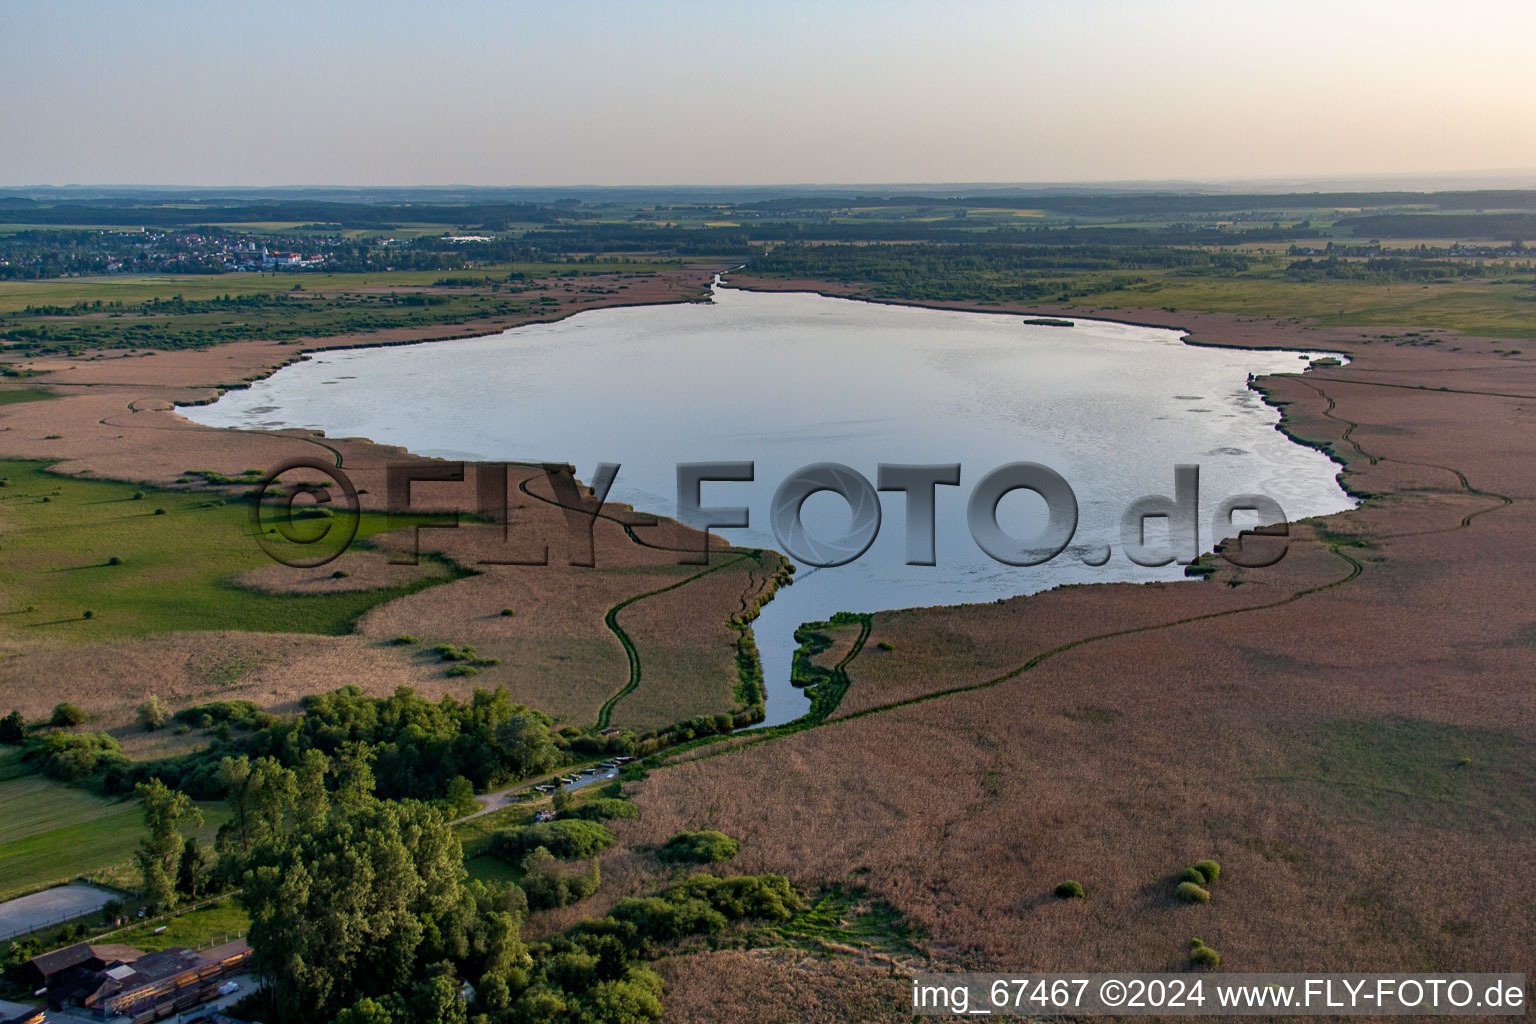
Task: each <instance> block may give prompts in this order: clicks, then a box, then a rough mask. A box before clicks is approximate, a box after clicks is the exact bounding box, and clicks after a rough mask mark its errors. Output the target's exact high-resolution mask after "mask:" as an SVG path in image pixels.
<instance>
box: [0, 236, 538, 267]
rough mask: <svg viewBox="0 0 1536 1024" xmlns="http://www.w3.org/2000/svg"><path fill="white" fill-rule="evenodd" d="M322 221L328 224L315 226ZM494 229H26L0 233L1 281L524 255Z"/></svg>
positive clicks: (416, 263)
mask: <svg viewBox="0 0 1536 1024" xmlns="http://www.w3.org/2000/svg"><path fill="white" fill-rule="evenodd" d="M315 227H317V228H324V227H326V225H316V226H315ZM523 248H524V247H522V246H520V245H519V244H518V243H516V242H515V241H511V240H503V239H499V238H497V236H495V235H493V234H466V233H455V232H451V231H450V232H445V233H443V234H441V235H424V236H418V237H415V238H395V237H367V238H349V237H347V236H345V235H343V234H341V233H340V232H339V231H336V232H335V233H320V232H309V233H302V234H301V233H293V234H282V235H273V234H257V233H254V232H246V231H238V230H229V229H224V228H218V227H203V228H197V229H195V230H181V231H171V230H161V229H156V228H150V227H145V228H139V229H137V230H135V229H131V228H130V229H121V228H116V229H108V228H102V229H44V228H38V229H26V230H21V231H16V232H14V233H11V234H3V233H0V280H6V279H11V280H26V279H37V278H44V277H84V276H95V275H102V274H157V273H158V274H227V273H278V272H294V271H317V270H326V271H356V272H364V271H373V270H404V269H420V270H452V269H461V268H464V267H467V266H470V265H473V264H474V263H476V262H479V261H485V262H494V261H505V260H508V259H510V258H513V257H515V256H517V255H520V254H522V253H521V250H522V249H523Z"/></svg>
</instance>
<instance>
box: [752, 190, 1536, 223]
mask: <svg viewBox="0 0 1536 1024" xmlns="http://www.w3.org/2000/svg"><path fill="white" fill-rule="evenodd" d="M880 206H891V207H900V206H954V207H975V206H990V207H994V208H997V209H1000V210H1049V211H1051V212H1052V213H1062V214H1068V215H1071V216H1078V217H1131V216H1133V217H1158V216H1179V215H1188V214H1205V213H1235V212H1240V211H1251V210H1276V211H1278V210H1316V209H1323V208H1328V207H1338V208H1341V209H1362V208H1370V207H1381V206H1432V207H1435V208H1436V209H1440V210H1536V190H1518V191H1517V190H1483V191H1462V192H1276V193H1236V192H1234V193H1229V194H1225V195H1222V194H1216V195H1211V194H1204V195H1194V194H1179V193H1156V194H1150V193H1149V194H1142V195H1106V194H1101V193H1082V194H1068V195H1014V196H1008V195H996V196H994V195H964V196H929V195H903V194H896V195H889V196H884V195H867V196H853V197H849V196H789V197H785V198H782V199H765V200H761V201H759V202H755V203H744V204H742V208H743V209H751V210H763V211H774V212H788V211H792V210H837V209H846V208H848V207H880Z"/></svg>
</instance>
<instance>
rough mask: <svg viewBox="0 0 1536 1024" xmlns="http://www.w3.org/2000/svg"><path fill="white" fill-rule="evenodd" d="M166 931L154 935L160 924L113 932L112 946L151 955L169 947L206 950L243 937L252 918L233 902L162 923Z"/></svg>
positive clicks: (230, 900)
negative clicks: (139, 950)
mask: <svg viewBox="0 0 1536 1024" xmlns="http://www.w3.org/2000/svg"><path fill="white" fill-rule="evenodd" d="M163 923H164V926H165V931H163V932H160V933H159V934H158V935H157V934H155V929H156V928H158V927H160V924H159V923H148V924H143V925H140V926H138V927H137V928H130V929H128V930H127V931H124V932H116V933H114V934H113V935H112V936H111V941H112V942H118V943H122V944H123V945H126V946H132V947H133V948H135V949H142V950H144V951H145V952H146V953H153V952H156V951H158V950H162V949H169V948H170V947H172V946H181V947H183V948H185V949H206V948H207V947H209V946H212V945H216V944H218V943H220V942H227V941H229V940H230V939H232V938H235V937H236V936H240V935H244V934H245V933H246V930H247V929H248V928H250V926H251V916H250V915H249V914H247V913H246V912H245V908H244V907H242V906H240V904H239V903H238V902H236V901H235V900H233V899H227V900H220V901H219V902H218V903H213V904H210V905H208V906H206V907H200V908H199V909H197V910H192V911H189V912H187V913H185V914H182V915H180V916H178V917H173V918H171V919H170V920H169V921H165V922H163Z"/></svg>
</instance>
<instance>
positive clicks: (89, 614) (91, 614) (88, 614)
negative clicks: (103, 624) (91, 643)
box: [80, 608, 96, 619]
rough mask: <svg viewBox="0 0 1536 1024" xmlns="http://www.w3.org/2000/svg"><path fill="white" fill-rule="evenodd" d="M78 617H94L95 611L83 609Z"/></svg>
mask: <svg viewBox="0 0 1536 1024" xmlns="http://www.w3.org/2000/svg"><path fill="white" fill-rule="evenodd" d="M80 617H81V618H82V619H94V618H95V617H96V613H95V612H93V611H91V610H90V609H89V608H87V609H86V610H85V611H83V612H81V613H80Z"/></svg>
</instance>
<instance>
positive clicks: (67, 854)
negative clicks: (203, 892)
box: [0, 775, 227, 899]
mask: <svg viewBox="0 0 1536 1024" xmlns="http://www.w3.org/2000/svg"><path fill="white" fill-rule="evenodd" d="M202 810H203V817H204V826H203V830H202V836H203V838H204V839H205V840H211V839H212V837H213V834H214V833H215V832H216V831H217V830H218V826H219V824H221V823H222V822H223V821H224V820H225V818H226V817H227V812H226V811H225V809H224V807H223V806H222V805H220V804H209V805H206V806H204V807H203V808H202ZM0 821H4V822H5V829H4V831H3V832H0V899H10V898H11V897H14V896H20V895H24V894H25V893H28V892H33V891H35V890H37V889H41V888H44V887H46V886H49V885H53V884H57V883H59V882H65V881H69V880H70V879H73V878H78V877H81V876H83V875H94V874H97V873H99V872H103V871H109V870H110V869H113V868H116V867H118V866H120V865H124V864H126V863H127V862H128V861H129V860H131V859H132V857H133V851H134V850H135V849H136V848H137V847H138V844H139V841H140V840H141V839H142V838H143V837H144V834H145V833H144V819H143V814H142V813H141V812H140V809H139V803H138V801H137V800H131V799H130V800H114V799H110V798H108V797H101V796H96V795H94V794H91V793H88V792H86V791H84V790H80V789H75V788H72V787H69V786H66V785H64V784H62V783H58V782H53V781H50V780H48V779H43V778H40V777H38V776H35V775H32V776H23V777H21V778H11V779H5V780H3V781H0Z"/></svg>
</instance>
